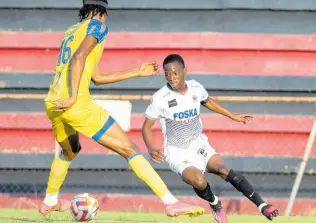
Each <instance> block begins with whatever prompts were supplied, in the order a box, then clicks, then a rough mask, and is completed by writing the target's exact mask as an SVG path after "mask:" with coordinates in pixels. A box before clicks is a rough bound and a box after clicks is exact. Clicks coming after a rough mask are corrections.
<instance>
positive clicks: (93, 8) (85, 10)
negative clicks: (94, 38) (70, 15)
mask: <svg viewBox="0 0 316 223" xmlns="http://www.w3.org/2000/svg"><path fill="white" fill-rule="evenodd" d="M97 1H101V2H105V3H106V4H108V1H107V0H97ZM83 2H84V1H83ZM90 12H92V17H93V16H95V15H97V14H98V13H99V14H100V16H103V15H104V14H106V15H107V14H108V11H107V8H106V7H104V6H101V5H92V4H83V6H82V8H81V9H80V11H79V18H80V22H82V20H84V19H86V18H87V17H88V16H89V14H90Z"/></svg>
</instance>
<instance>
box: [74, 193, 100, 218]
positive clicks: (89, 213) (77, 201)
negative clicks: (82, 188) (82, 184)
mask: <svg viewBox="0 0 316 223" xmlns="http://www.w3.org/2000/svg"><path fill="white" fill-rule="evenodd" d="M70 213H71V215H72V216H73V218H74V219H75V220H76V221H91V220H93V219H94V218H95V216H96V215H97V214H98V213H99V203H98V201H97V199H95V197H93V196H92V195H90V194H88V193H84V194H78V195H77V196H75V197H74V199H73V200H72V201H71V208H70Z"/></svg>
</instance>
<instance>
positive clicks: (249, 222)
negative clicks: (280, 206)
mask: <svg viewBox="0 0 316 223" xmlns="http://www.w3.org/2000/svg"><path fill="white" fill-rule="evenodd" d="M0 222H1V223H31V222H49V223H74V221H73V220H72V217H71V215H70V213H68V212H64V213H56V212H55V213H52V214H51V215H49V216H48V217H45V218H43V217H41V216H40V215H39V213H38V212H37V211H36V210H19V209H0ZM91 222H95V223H102V222H103V223H124V222H126V223H141V222H143V223H173V222H175V223H212V222H214V220H213V217H212V216H211V215H209V214H205V215H203V216H200V217H196V218H190V217H187V216H181V217H177V218H169V217H167V216H165V215H164V214H156V213H153V214H149V213H137V212H100V213H99V214H98V216H97V217H96V218H95V220H93V221H91ZM229 222H230V223H267V222H270V221H268V220H267V219H265V218H264V217H263V216H244V215H242V216H240V215H232V216H229ZM273 222H275V223H315V222H316V216H314V217H289V218H287V217H279V218H276V219H275V220H273Z"/></svg>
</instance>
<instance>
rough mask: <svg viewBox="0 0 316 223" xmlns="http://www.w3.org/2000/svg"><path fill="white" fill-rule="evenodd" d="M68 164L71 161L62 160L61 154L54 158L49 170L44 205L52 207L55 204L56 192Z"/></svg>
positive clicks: (61, 182) (64, 175)
mask: <svg viewBox="0 0 316 223" xmlns="http://www.w3.org/2000/svg"><path fill="white" fill-rule="evenodd" d="M70 163H71V161H69V160H66V159H65V158H63V157H62V154H60V156H57V157H55V159H54V161H53V163H52V165H51V168H50V173H49V178H48V183H47V190H46V197H45V200H44V203H45V204H47V205H49V206H54V205H56V204H57V200H58V192H59V189H60V187H61V185H62V184H63V182H64V180H65V178H66V175H67V172H68V168H69V166H70Z"/></svg>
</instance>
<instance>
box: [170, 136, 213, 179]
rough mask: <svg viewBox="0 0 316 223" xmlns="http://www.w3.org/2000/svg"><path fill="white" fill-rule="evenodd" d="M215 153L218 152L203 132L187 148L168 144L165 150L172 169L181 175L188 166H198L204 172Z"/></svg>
mask: <svg viewBox="0 0 316 223" xmlns="http://www.w3.org/2000/svg"><path fill="white" fill-rule="evenodd" d="M215 154H218V153H217V152H216V151H215V149H213V148H212V147H211V146H210V144H209V143H208V138H207V136H206V135H203V134H202V135H200V136H199V137H197V138H196V139H194V140H193V141H192V142H191V144H190V146H189V148H187V149H180V148H177V147H173V146H167V147H166V148H165V150H164V155H165V159H166V161H167V162H168V164H169V167H170V169H171V170H172V171H174V172H175V173H176V174H178V175H179V176H182V172H183V170H184V169H186V168H187V167H196V168H197V169H199V170H200V171H201V172H202V173H203V174H204V172H205V169H206V166H207V163H208V161H209V159H210V158H211V157H212V156H213V155H215Z"/></svg>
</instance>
